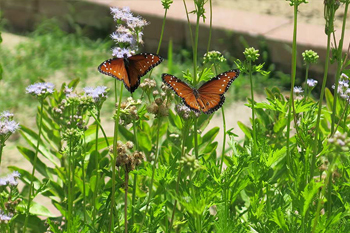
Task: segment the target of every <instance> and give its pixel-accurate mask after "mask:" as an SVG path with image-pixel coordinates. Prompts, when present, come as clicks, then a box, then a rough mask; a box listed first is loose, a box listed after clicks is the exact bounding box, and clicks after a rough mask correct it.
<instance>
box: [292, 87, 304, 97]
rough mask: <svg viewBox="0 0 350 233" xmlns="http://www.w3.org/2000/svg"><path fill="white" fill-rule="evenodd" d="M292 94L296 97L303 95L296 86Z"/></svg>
mask: <svg viewBox="0 0 350 233" xmlns="http://www.w3.org/2000/svg"><path fill="white" fill-rule="evenodd" d="M293 92H294V94H295V95H296V96H301V95H302V94H303V92H304V90H303V88H302V87H298V86H296V87H294V89H293Z"/></svg>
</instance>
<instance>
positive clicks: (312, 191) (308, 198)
mask: <svg viewBox="0 0 350 233" xmlns="http://www.w3.org/2000/svg"><path fill="white" fill-rule="evenodd" d="M322 185H323V184H322V183H320V182H318V183H315V182H314V180H311V182H310V183H308V184H307V185H306V187H305V189H304V191H303V192H302V195H303V197H304V206H303V216H305V214H306V212H307V210H308V209H309V207H310V204H311V202H312V200H313V198H314V196H315V195H316V194H317V192H318V190H319V188H320V187H322Z"/></svg>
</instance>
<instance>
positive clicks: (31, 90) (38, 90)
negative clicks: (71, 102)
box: [26, 83, 54, 96]
mask: <svg viewBox="0 0 350 233" xmlns="http://www.w3.org/2000/svg"><path fill="white" fill-rule="evenodd" d="M53 88H54V85H53V84H52V83H35V84H32V85H29V86H28V87H27V88H26V92H27V94H32V95H36V96H40V95H44V94H47V93H49V94H52V93H53V91H54V90H53Z"/></svg>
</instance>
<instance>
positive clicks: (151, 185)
mask: <svg viewBox="0 0 350 233" xmlns="http://www.w3.org/2000/svg"><path fill="white" fill-rule="evenodd" d="M161 119H162V118H160V117H159V118H158V122H157V142H156V156H155V158H154V164H153V167H152V177H151V183H150V185H149V188H148V190H149V194H148V198H147V205H146V210H145V214H144V216H143V219H142V222H141V226H140V231H139V233H140V232H141V231H142V227H143V223H144V221H145V219H146V215H147V212H148V208H149V203H150V201H151V197H152V190H153V182H154V173H155V170H156V166H157V161H158V156H159V138H160V135H159V132H160V126H161Z"/></svg>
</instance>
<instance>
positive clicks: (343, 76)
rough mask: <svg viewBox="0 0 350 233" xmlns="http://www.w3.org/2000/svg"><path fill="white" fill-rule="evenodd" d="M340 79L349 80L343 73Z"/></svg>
mask: <svg viewBox="0 0 350 233" xmlns="http://www.w3.org/2000/svg"><path fill="white" fill-rule="evenodd" d="M340 78H343V79H346V80H349V77H348V76H347V75H346V74H344V73H342V74H341V75H340Z"/></svg>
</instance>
